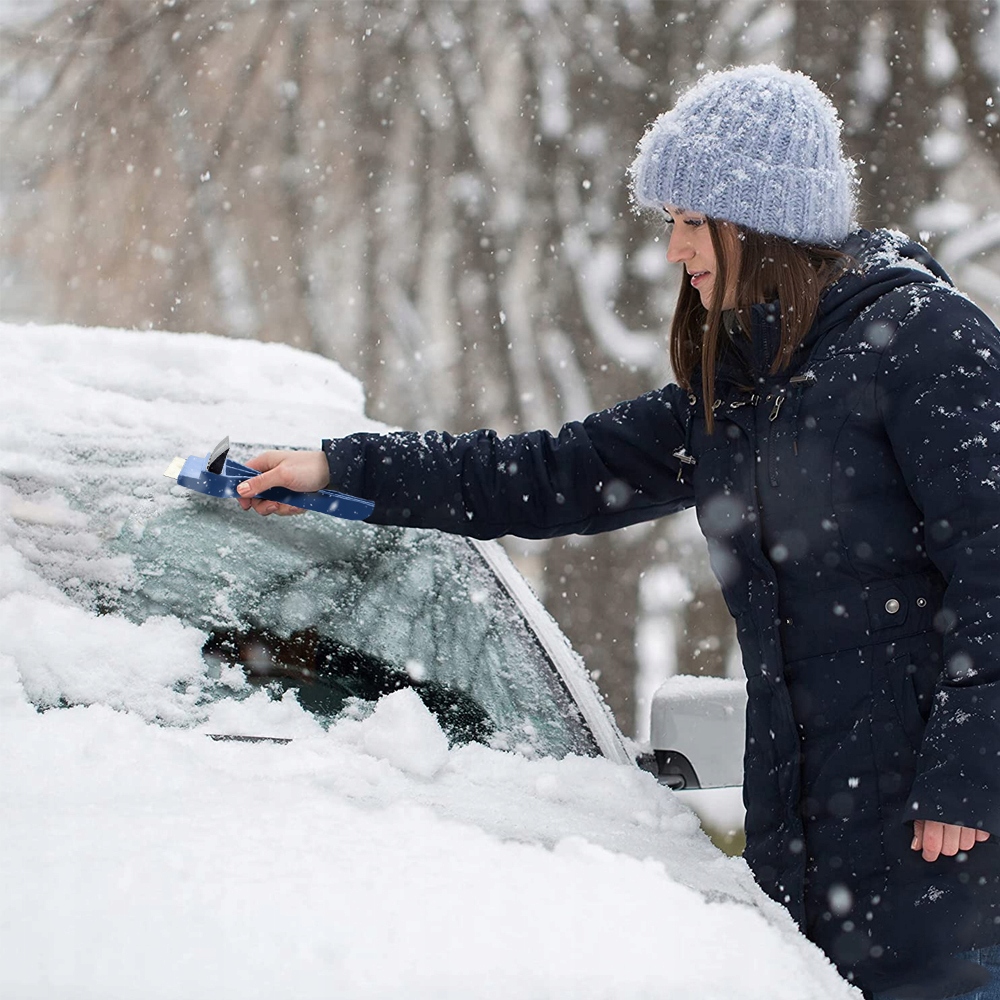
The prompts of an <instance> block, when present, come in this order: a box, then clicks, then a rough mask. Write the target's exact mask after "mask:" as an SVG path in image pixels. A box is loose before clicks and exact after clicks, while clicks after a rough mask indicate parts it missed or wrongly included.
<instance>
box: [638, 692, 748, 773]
mask: <svg viewBox="0 0 1000 1000" xmlns="http://www.w3.org/2000/svg"><path fill="white" fill-rule="evenodd" d="M746 704H747V692H746V685H745V682H744V681H741V680H729V679H726V678H722V677H691V676H687V675H677V676H674V677H671V678H670V679H669V680H667V681H665V682H664V683H663V684H661V685H660V687H659V688H658V689H657V691H656V694H654V695H653V708H652V720H651V725H650V742H651V743H652V747H653V753H654V756H655V758H656V771H657V777H658V778H659V780H660V781H662V782H663V783H664V784H666V785H669V786H670V787H671V788H675V789H681V788H726V787H739V786H740V785H741V784H743V743H744V734H745V731H746V718H745V717H746Z"/></svg>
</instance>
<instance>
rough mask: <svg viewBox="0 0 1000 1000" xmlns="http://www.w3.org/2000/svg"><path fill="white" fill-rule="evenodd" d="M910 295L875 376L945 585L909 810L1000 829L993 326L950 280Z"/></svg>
mask: <svg viewBox="0 0 1000 1000" xmlns="http://www.w3.org/2000/svg"><path fill="white" fill-rule="evenodd" d="M907 295H908V296H909V297H908V298H907V300H906V302H907V308H908V309H909V314H908V315H907V317H906V318H905V319H904V320H903V321H902V323H900V325H899V327H898V329H897V331H896V333H895V336H894V338H893V340H892V342H891V343H890V345H889V347H888V348H887V350H886V352H885V354H884V356H883V360H882V365H881V369H880V371H879V376H878V382H877V386H878V391H879V393H880V405H881V407H882V412H883V417H884V419H885V426H886V429H887V432H888V435H889V439H890V442H891V444H892V447H893V451H894V453H895V455H896V457H897V459H898V461H899V464H900V466H901V468H902V470H903V474H904V476H905V479H906V484H907V486H908V488H909V490H910V492H911V494H912V495H913V497H914V499H915V501H916V503H917V505H918V506H919V507H920V509H921V511H922V512H923V515H924V544H925V546H926V551H927V554H928V556H929V557H930V559H931V560H932V561H933V562H934V564H935V565H936V566H937V567H938V569H939V570H940V571H941V573H942V575H943V576H944V579H945V583H946V590H945V594H944V604H943V608H942V610H941V611H940V613H939V614H938V615H937V617H936V620H935V626H936V628H937V629H938V630H939V631H940V632H942V633H943V643H944V663H943V664H942V672H941V678H940V681H939V683H938V687H937V691H936V696H935V699H934V703H933V707H932V709H931V714H930V718H929V720H928V724H927V728H926V730H925V733H924V738H923V742H922V744H921V751H920V758H919V761H918V771H917V777H916V780H915V782H914V785H913V790H912V793H911V796H910V801H909V803H908V805H907V810H906V815H907V816H908V818H909V819H934V820H938V821H940V822H944V823H955V824H959V825H962V826H969V827H980V828H982V829H985V830H988V831H989V832H991V833H993V834H995V835H1000V331H998V330H997V328H996V327H995V326H994V325H993V324H992V323H991V322H990V321H989V319H988V318H987V317H986V316H985V315H984V314H983V313H982V312H980V311H979V310H978V309H977V308H976V307H975V306H974V305H973V304H972V303H971V302H969V301H968V300H967V299H965V298H964V297H963V296H961V295H959V294H958V293H956V292H954V291H951V290H945V289H944V288H942V287H940V286H937V287H934V288H930V289H928V288H927V286H923V290H922V291H916V292H914V291H911V292H908V293H907Z"/></svg>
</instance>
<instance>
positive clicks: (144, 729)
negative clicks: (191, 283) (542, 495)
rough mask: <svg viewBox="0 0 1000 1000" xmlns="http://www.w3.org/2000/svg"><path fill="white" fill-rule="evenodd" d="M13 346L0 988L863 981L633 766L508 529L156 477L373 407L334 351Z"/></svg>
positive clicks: (367, 424)
mask: <svg viewBox="0 0 1000 1000" xmlns="http://www.w3.org/2000/svg"><path fill="white" fill-rule="evenodd" d="M0 344H2V350H3V357H4V363H3V368H2V378H3V397H2V398H3V421H2V424H0V475H2V480H0V504H2V521H0V524H2V537H0V712H2V726H0V755H2V758H0V759H2V760H3V764H2V782H3V788H2V796H0V859H2V860H0V878H2V884H3V885H4V887H5V889H4V892H3V894H0V895H2V902H0V949H2V951H3V954H4V955H5V959H4V962H3V963H0V994H3V995H5V996H6V995H9V996H18V997H62V996H73V997H78V996H79V997H82V996H100V997H106V998H111V997H129V998H136V997H140V998H145V997H179V996H184V997H201V996H206V997H207V996H212V997H213V998H220V997H230V996H232V997H240V998H243V1000H245V998H250V997H269V998H275V997H285V996H287V997H295V998H309V997H328V996H338V997H339V996H343V997H352V998H353V997H359V998H361V997H380V998H381V997H407V998H420V997H434V998H447V997H462V998H475V997H506V998H511V997H514V998H516V997H563V996H565V997H574V998H576V997H588V996H601V997H619V996H620V997H634V996H637V995H644V996H645V995H648V996H660V995H664V996H671V997H699V998H701V997H737V996H738V997H744V998H752V997H761V998H764V997H766V998H768V1000H780V998H784V997H787V998H800V997H807V996H808V997H815V998H828V997H829V998H834V997H837V998H840V997H849V996H856V995H857V994H856V992H855V991H854V990H852V989H851V988H850V987H849V986H848V985H847V984H846V983H844V982H843V981H842V980H841V979H840V978H839V977H838V975H837V974H836V972H835V970H834V969H833V968H832V966H830V965H829V963H828V962H827V961H826V959H825V958H824V956H823V955H822V954H821V953H820V952H819V951H818V950H817V949H815V948H814V947H813V946H812V945H810V944H809V943H808V942H807V941H806V940H805V939H804V938H802V937H801V936H800V935H799V934H798V932H797V930H796V929H795V927H794V926H793V924H792V923H791V921H790V919H789V918H788V916H787V914H786V913H785V912H784V910H782V909H781V908H780V907H778V906H777V905H776V904H774V903H772V902H771V901H770V900H768V899H767V898H766V897H765V896H764V895H763V894H762V893H761V892H760V891H759V890H758V889H757V887H756V885H755V884H754V882H753V879H752V877H751V875H750V873H749V870H748V869H747V868H746V865H745V864H744V863H743V862H742V860H740V859H737V858H727V857H725V856H724V855H722V854H721V853H720V852H719V851H717V850H716V849H715V848H714V847H713V846H712V845H711V844H710V843H709V841H708V840H707V838H706V837H705V836H704V835H703V834H702V833H701V831H700V829H699V827H698V822H697V820H696V818H695V816H694V815H693V814H692V813H691V812H690V811H689V810H688V809H687V808H686V807H685V806H684V805H683V804H681V802H680V801H679V800H678V798H677V797H676V796H674V795H673V794H672V793H671V792H670V791H669V790H668V789H667V788H665V787H663V785H662V784H659V783H658V782H657V781H656V779H655V778H654V777H653V776H652V775H650V774H648V773H646V772H645V771H644V770H642V769H641V768H639V767H636V766H635V761H634V756H635V747H634V746H633V745H632V744H631V743H630V741H628V740H626V739H625V738H624V737H623V736H622V734H621V733H620V732H619V731H618V729H617V728H616V727H615V725H614V722H613V720H612V718H611V716H610V714H609V713H608V711H607V709H606V707H605V706H604V704H603V702H602V701H601V699H600V697H599V696H598V694H597V692H596V689H595V688H594V685H593V683H592V681H591V680H590V678H589V676H588V675H587V673H586V671H585V669H584V667H583V664H582V663H581V662H580V661H579V659H578V657H576V655H575V654H574V653H573V651H572V650H571V649H570V647H569V645H568V643H567V642H566V640H565V638H564V637H563V636H562V634H561V633H560V631H559V629H558V628H557V626H556V625H555V623H554V622H553V621H552V619H551V618H550V617H549V616H548V615H547V614H546V613H545V611H544V609H542V607H541V606H540V605H539V604H538V602H537V600H536V599H535V598H534V596H533V595H532V594H531V592H530V590H529V588H528V587H527V585H526V584H525V582H524V581H523V579H522V578H521V577H520V576H519V575H518V574H517V572H516V571H515V569H514V568H513V566H512V565H511V564H510V562H509V560H508V559H507V557H506V556H505V555H504V554H503V551H502V550H501V549H500V547H499V546H497V545H496V544H494V543H489V544H481V543H478V542H469V541H466V540H463V539H459V538H454V537H449V536H444V535H440V534H438V533H434V532H415V531H402V530H398V529H391V528H378V527H373V526H370V525H366V524H363V523H360V522H348V521H343V520H339V519H336V518H333V517H327V516H324V515H320V514H309V515H304V516H302V517H296V518H267V519H262V518H258V517H256V516H253V515H250V514H244V513H243V512H241V511H240V510H239V509H238V507H237V505H236V504H234V503H232V502H231V501H222V500H218V499H212V498H207V497H203V496H201V495H199V494H197V493H193V492H191V491H189V490H185V489H184V488H182V487H180V486H178V485H176V484H173V485H172V484H171V483H170V482H169V481H168V480H166V479H164V478H163V475H162V473H163V470H164V468H165V467H166V465H167V464H168V462H169V461H170V459H171V458H173V457H174V456H175V455H182V456H183V455H186V454H188V453H190V452H192V451H196V450H198V449H199V448H203V449H205V450H207V448H209V447H210V446H211V445H212V444H214V442H215V440H216V439H217V438H218V437H220V436H221V435H222V434H223V433H229V434H230V435H231V437H232V439H233V441H234V445H233V453H234V455H236V457H247V455H249V454H250V453H251V452H252V451H254V450H256V449H257V448H258V447H262V446H266V445H272V444H282V445H285V444H295V443H297V444H301V445H305V446H308V445H311V444H314V443H315V440H316V438H318V437H319V435H320V434H323V435H337V434H343V433H348V432H352V431H357V430H366V429H373V428H374V427H376V426H377V425H375V424H373V423H372V422H371V421H369V420H368V419H366V418H365V416H364V414H363V395H362V391H361V388H360V386H359V385H358V384H357V383H356V382H355V381H354V380H353V379H351V378H350V377H349V376H347V375H346V374H345V373H344V372H343V371H342V370H341V369H340V368H338V367H337V366H336V365H334V364H333V363H331V362H329V361H327V360H324V359H322V358H320V357H318V356H316V355H312V354H305V353H302V352H299V351H295V350H293V349H291V348H288V347H285V346H280V345H274V344H261V343H257V342H239V341H232V340H223V339H220V338H214V337H209V336H204V335H175V334H160V333H152V332H147V333H128V332H121V331H107V330H81V329H74V328H22V327H14V326H0ZM239 442H243V444H239ZM237 453H238V454H237ZM334 485H335V484H334ZM730 714H732V713H730ZM695 731H697V727H696V730H695ZM685 740H688V741H689V738H688V737H687V736H683V734H682V735H681V741H682V742H684V741H685ZM706 773H708V772H706ZM691 783H694V782H691ZM702 783H704V782H702ZM640 921H645V922H647V923H649V922H653V921H655V924H656V926H657V927H658V928H659V929H658V930H657V932H656V934H655V941H656V946H655V947H653V948H651V947H649V943H648V936H647V935H643V934H642V933H639V932H638V931H637V924H638V922H640Z"/></svg>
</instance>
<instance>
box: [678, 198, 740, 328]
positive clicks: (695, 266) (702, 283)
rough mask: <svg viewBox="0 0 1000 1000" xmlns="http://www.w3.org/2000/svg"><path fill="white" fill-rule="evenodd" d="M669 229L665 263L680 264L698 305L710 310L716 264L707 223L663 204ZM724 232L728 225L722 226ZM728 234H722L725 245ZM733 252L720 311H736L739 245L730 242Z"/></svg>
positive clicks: (703, 218)
mask: <svg viewBox="0 0 1000 1000" xmlns="http://www.w3.org/2000/svg"><path fill="white" fill-rule="evenodd" d="M663 210H664V212H665V213H666V217H667V222H668V226H669V236H668V243H667V260H669V261H670V262H671V263H672V264H683V265H684V270H685V272H686V280H687V281H690V282H691V285H692V287H693V288H694V289H695V290H696V291H697V292H698V295H699V296H700V297H701V304H702V305H703V306H704V307H705V308H706V309H708V308H710V307H711V304H712V299H713V297H714V296H715V293H716V288H715V285H716V278H717V274H718V261H717V259H716V256H715V248H714V247H713V246H712V234H711V232H710V231H709V228H708V220H707V219H706V218H705V216H704V215H702V214H701V213H700V212H686V211H685V210H684V209H682V208H678V207H677V206H676V205H664V206H663ZM722 225H723V227H724V228H725V229H728V228H729V227H728V224H726V223H723V224H722ZM728 235H729V233H728V232H725V231H724V232H723V240H724V242H726V243H728V242H730V241H729V240H727V239H726V237H727V236H728ZM731 242H732V244H733V247H734V250H735V252H734V253H733V255H732V261H730V259H729V258H728V257H727V259H726V268H727V270H728V272H729V274H728V280H727V281H726V288H725V289H724V291H723V298H722V308H723V309H735V308H736V279H737V272H738V266H739V243H738V241H737V240H735V239H733V240H732V241H731Z"/></svg>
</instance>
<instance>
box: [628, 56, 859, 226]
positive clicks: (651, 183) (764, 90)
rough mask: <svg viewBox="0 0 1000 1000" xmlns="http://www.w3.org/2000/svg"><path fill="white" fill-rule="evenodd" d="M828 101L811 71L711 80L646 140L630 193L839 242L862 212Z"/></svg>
mask: <svg viewBox="0 0 1000 1000" xmlns="http://www.w3.org/2000/svg"><path fill="white" fill-rule="evenodd" d="M840 130H841V123H840V119H839V118H838V117H837V112H836V109H835V108H834V106H833V104H832V103H831V101H830V99H829V98H828V97H827V96H826V95H825V94H824V93H823V92H822V91H821V90H820V89H819V87H817V86H816V84H815V83H814V82H813V81H812V79H810V78H809V77H808V76H806V75H805V74H803V73H792V72H789V71H788V70H783V69H779V68H778V67H777V66H772V65H766V66H742V67H738V68H736V69H730V70H724V71H722V72H717V73H709V74H707V75H706V76H704V77H702V79H701V80H699V81H698V82H697V83H696V84H695V85H694V86H693V87H692V88H691V89H690V90H688V91H687V93H685V94H684V95H683V96H682V97H681V99H680V100H679V101H678V102H677V104H676V106H675V107H674V108H673V109H672V110H670V111H667V112H665V113H664V114H662V115H660V116H659V118H657V119H656V121H655V122H653V124H652V125H651V126H650V127H649V128H648V129H647V131H646V134H645V135H644V136H643V137H642V139H641V140H640V142H639V145H638V150H639V153H638V155H637V156H636V158H635V160H634V162H633V163H632V167H631V169H630V174H631V179H632V196H633V198H634V200H635V201H636V202H637V203H638V204H639V205H640V206H642V207H644V208H660V207H662V206H663V205H665V204H666V205H676V206H677V207H678V208H683V209H687V210H688V211H692V212H701V213H703V214H704V215H708V216H711V217H712V218H716V219H726V220H728V221H729V222H735V223H738V224H740V225H742V226H746V227H747V228H748V229H755V230H757V231H758V232H762V233H773V234H775V235H777V236H784V237H786V238H788V239H792V240H801V241H803V242H806V243H824V244H831V245H833V244H837V243H840V242H841V241H842V240H843V239H844V238H845V237H846V236H847V234H848V233H849V232H850V230H851V226H852V221H853V215H854V164H853V162H852V161H851V160H849V159H848V158H847V157H846V156H845V155H844V152H843V149H842V148H841V144H840Z"/></svg>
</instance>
